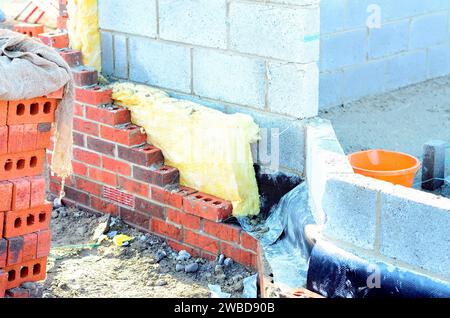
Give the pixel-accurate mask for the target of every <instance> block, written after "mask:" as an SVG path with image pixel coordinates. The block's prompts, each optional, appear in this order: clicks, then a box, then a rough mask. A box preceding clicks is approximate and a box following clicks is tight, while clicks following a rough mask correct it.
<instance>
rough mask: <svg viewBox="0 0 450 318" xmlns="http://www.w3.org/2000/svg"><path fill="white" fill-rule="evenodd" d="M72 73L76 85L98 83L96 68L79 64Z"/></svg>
mask: <svg viewBox="0 0 450 318" xmlns="http://www.w3.org/2000/svg"><path fill="white" fill-rule="evenodd" d="M72 75H73V81H74V83H75V85H76V86H92V85H96V84H98V72H97V70H95V69H94V68H91V67H87V66H79V67H77V68H74V69H72Z"/></svg>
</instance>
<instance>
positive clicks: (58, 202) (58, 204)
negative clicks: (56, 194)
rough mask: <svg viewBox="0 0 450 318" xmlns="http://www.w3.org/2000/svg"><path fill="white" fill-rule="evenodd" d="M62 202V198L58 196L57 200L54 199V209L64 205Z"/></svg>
mask: <svg viewBox="0 0 450 318" xmlns="http://www.w3.org/2000/svg"><path fill="white" fill-rule="evenodd" d="M62 206H63V205H62V202H61V198H56V199H55V200H53V208H54V209H59V208H60V207H62Z"/></svg>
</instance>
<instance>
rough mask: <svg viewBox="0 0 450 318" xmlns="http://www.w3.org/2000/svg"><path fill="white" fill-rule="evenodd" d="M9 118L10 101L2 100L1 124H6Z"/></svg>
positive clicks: (0, 102) (0, 103)
mask: <svg viewBox="0 0 450 318" xmlns="http://www.w3.org/2000/svg"><path fill="white" fill-rule="evenodd" d="M7 118H8V102H7V101H5V100H0V126H5V125H6V120H7Z"/></svg>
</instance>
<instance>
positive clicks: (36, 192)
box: [29, 176, 46, 208]
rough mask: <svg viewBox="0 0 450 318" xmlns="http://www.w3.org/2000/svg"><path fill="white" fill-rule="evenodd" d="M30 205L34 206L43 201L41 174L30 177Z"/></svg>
mask: <svg viewBox="0 0 450 318" xmlns="http://www.w3.org/2000/svg"><path fill="white" fill-rule="evenodd" d="M29 180H30V188H31V191H30V193H31V194H30V207H31V208H34V207H37V206H39V205H42V204H44V202H45V188H46V187H45V178H44V177H43V176H37V177H30V178H29Z"/></svg>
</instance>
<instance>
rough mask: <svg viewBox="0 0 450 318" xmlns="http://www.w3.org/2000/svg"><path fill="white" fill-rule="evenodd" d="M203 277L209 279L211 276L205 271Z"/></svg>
mask: <svg viewBox="0 0 450 318" xmlns="http://www.w3.org/2000/svg"><path fill="white" fill-rule="evenodd" d="M203 276H204V277H205V279H210V278H211V277H212V274H211V273H209V272H206V273H205V274H204V275H203Z"/></svg>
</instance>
